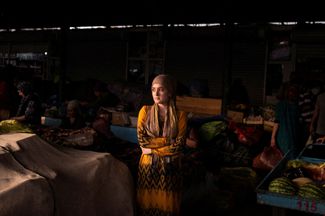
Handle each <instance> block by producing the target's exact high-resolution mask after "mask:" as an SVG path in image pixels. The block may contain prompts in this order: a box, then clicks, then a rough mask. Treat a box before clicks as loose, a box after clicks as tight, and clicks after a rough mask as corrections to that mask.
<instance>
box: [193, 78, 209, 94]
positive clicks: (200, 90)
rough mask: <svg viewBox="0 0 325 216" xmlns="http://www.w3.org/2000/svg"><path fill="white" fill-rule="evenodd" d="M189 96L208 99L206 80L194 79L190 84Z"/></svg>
mask: <svg viewBox="0 0 325 216" xmlns="http://www.w3.org/2000/svg"><path fill="white" fill-rule="evenodd" d="M189 89H190V95H191V96H192V97H200V98H202V97H208V96H209V86H208V81H207V80H199V79H194V80H192V81H191V83H190V88H189Z"/></svg>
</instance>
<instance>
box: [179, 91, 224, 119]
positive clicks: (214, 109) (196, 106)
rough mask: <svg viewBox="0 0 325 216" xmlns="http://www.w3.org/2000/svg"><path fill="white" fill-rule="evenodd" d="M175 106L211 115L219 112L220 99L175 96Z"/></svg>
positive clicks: (183, 109) (190, 111) (220, 107)
mask: <svg viewBox="0 0 325 216" xmlns="http://www.w3.org/2000/svg"><path fill="white" fill-rule="evenodd" d="M176 106H177V108H178V109H180V110H182V111H185V112H189V113H195V114H203V115H208V116H213V115H219V114H221V109H222V100H221V99H217V98H196V97H187V96H177V97H176Z"/></svg>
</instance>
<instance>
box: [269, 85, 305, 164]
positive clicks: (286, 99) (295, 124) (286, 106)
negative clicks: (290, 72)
mask: <svg viewBox="0 0 325 216" xmlns="http://www.w3.org/2000/svg"><path fill="white" fill-rule="evenodd" d="M278 99H279V102H278V103H277V104H276V108H275V121H274V126H273V130H272V136H271V146H274V147H278V148H279V149H280V150H281V151H282V153H283V154H286V153H287V152H290V153H289V157H290V158H294V157H295V156H296V153H297V152H298V151H299V149H300V148H301V147H302V143H301V137H300V136H301V123H300V120H299V117H300V112H299V106H298V87H297V86H296V85H292V84H290V83H285V84H284V86H283V88H281V92H280V93H279V95H278Z"/></svg>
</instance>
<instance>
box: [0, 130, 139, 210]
mask: <svg viewBox="0 0 325 216" xmlns="http://www.w3.org/2000/svg"><path fill="white" fill-rule="evenodd" d="M0 149H4V151H2V152H0V215H1V216H7V215H60V216H61V215H75V216H78V215H80V216H81V215H96V216H100V215H111V216H114V215H121V216H125V215H134V212H135V209H134V185H133V180H132V176H131V173H130V171H129V170H128V168H127V166H126V165H125V164H123V163H122V162H120V161H119V160H117V159H115V158H114V157H113V156H112V155H111V154H109V153H97V152H91V151H80V150H76V149H71V148H66V147H58V148H56V147H54V146H52V145H50V144H48V143H47V142H46V141H44V140H42V139H41V138H40V137H38V136H37V135H35V134H27V133H14V134H3V135H0Z"/></svg>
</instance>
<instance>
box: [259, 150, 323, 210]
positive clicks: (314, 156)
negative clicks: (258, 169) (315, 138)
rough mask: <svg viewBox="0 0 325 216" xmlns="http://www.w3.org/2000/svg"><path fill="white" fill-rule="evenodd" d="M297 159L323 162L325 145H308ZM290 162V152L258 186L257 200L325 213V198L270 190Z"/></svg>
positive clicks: (277, 205)
mask: <svg viewBox="0 0 325 216" xmlns="http://www.w3.org/2000/svg"><path fill="white" fill-rule="evenodd" d="M297 159H301V160H304V161H306V162H310V163H321V162H324V161H325V145H320V144H311V145H309V146H306V147H305V148H304V149H303V150H302V151H301V153H300V154H299V155H298V157H297ZM287 162H288V153H287V154H286V155H285V156H284V157H283V159H282V160H281V161H280V162H279V163H278V165H277V166H276V167H275V168H274V169H273V170H272V171H271V172H270V173H268V175H267V176H266V177H265V178H264V179H263V180H262V182H261V183H260V184H259V185H258V186H257V188H256V192H257V202H258V203H259V204H264V205H270V206H274V207H280V208H287V209H293V210H298V211H303V212H308V213H314V214H322V215H324V214H325V200H316V199H315V200H313V199H307V198H302V197H299V196H297V195H293V196H292V195H291V196H289V195H283V194H279V193H274V192H270V191H268V185H269V184H270V182H271V181H272V180H273V179H275V178H277V177H280V175H281V174H282V171H284V169H285V167H286V164H287Z"/></svg>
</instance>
